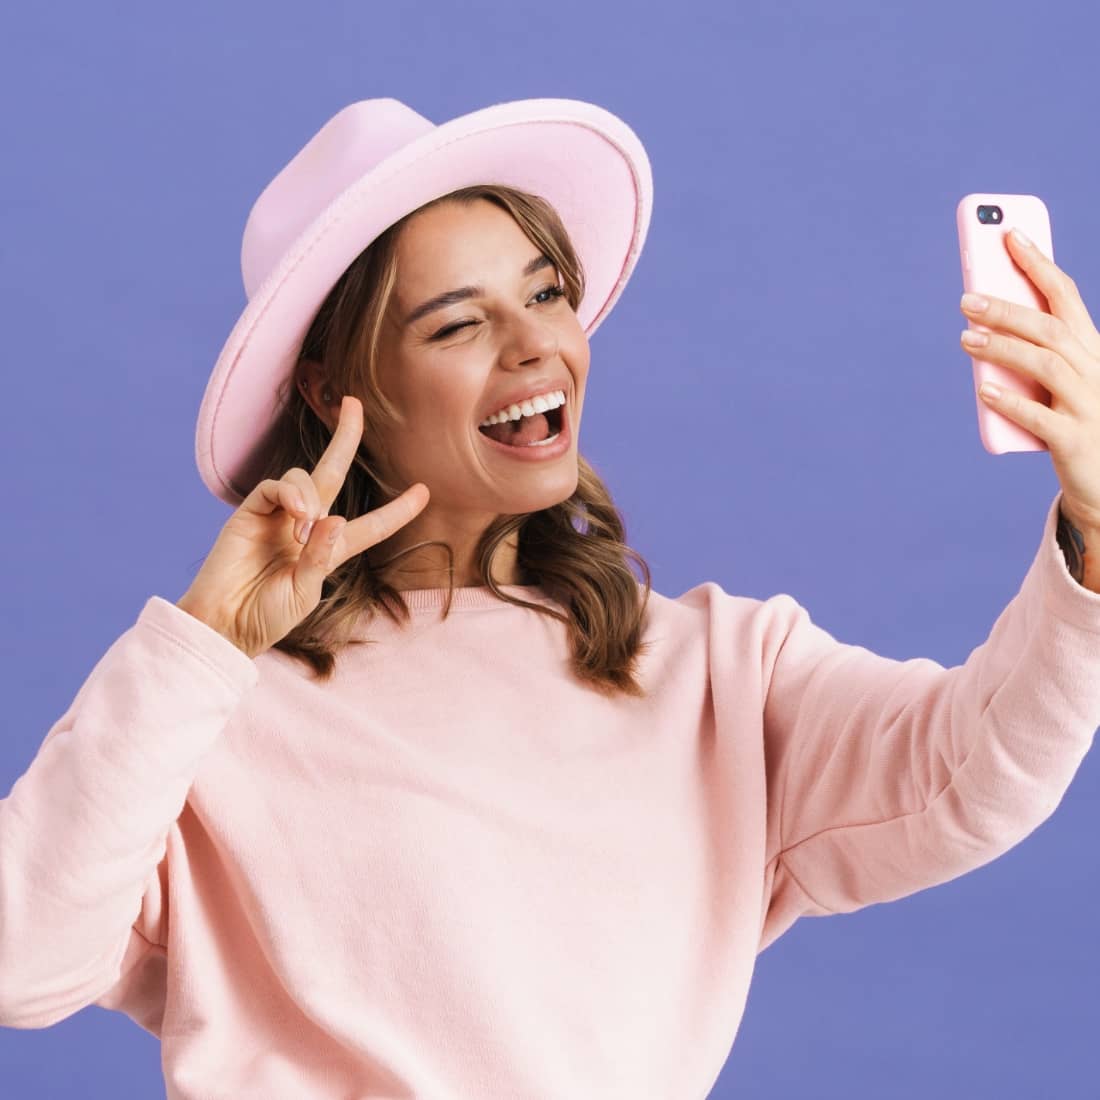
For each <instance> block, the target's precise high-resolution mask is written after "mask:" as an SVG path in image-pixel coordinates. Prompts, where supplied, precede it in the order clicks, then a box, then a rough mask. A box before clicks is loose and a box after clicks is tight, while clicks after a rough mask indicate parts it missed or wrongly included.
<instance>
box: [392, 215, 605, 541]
mask: <svg viewBox="0 0 1100 1100" xmlns="http://www.w3.org/2000/svg"><path fill="white" fill-rule="evenodd" d="M540 258H541V252H540V250H539V248H538V247H537V246H536V245H534V244H533V243H532V242H531V241H530V240H529V239H528V237H527V236H526V234H525V233H524V232H523V230H522V229H521V228H520V227H519V225H518V224H517V223H516V221H515V220H514V219H513V218H512V216H511V215H510V214H509V213H508V212H507V211H505V210H502V209H501V208H500V207H498V206H496V205H495V204H494V203H491V202H489V201H487V200H484V199H478V200H476V201H474V202H472V203H458V202H445V203H442V204H440V205H438V206H433V207H431V208H430V209H427V210H424V211H422V212H421V213H419V214H417V215H416V216H415V217H414V218H412V219H411V220H410V221H409V222H408V223H407V225H406V226H405V227H404V229H403V231H402V233H401V236H400V239H399V242H398V246H397V281H396V284H395V287H394V292H393V297H392V299H391V302H390V308H389V310H388V312H387V316H386V318H385V320H384V322H383V325H382V333H381V344H380V347H379V364H380V366H379V383H380V385H381V388H382V389H383V391H384V392H385V393H386V395H387V396H388V397H389V398H390V400H392V401H393V402H394V404H395V405H396V406H397V407H398V408H399V409H400V410H401V412H402V413H403V414H404V416H405V419H406V423H405V426H404V427H401V426H398V425H394V426H392V427H389V428H387V429H385V430H384V433H383V435H382V438H381V439H376V440H375V441H374V443H375V446H372V448H371V450H372V452H374V453H375V454H378V460H379V464H380V465H381V466H382V468H383V469H384V470H386V471H387V472H390V473H392V474H393V475H394V480H395V481H396V482H398V483H403V484H412V483H413V482H416V481H422V482H424V484H426V485H427V486H428V489H429V490H430V491H431V499H430V501H429V503H428V505H427V507H426V509H425V513H424V514H423V515H422V517H421V518H422V519H424V520H425V521H428V520H429V513H431V515H432V516H434V517H435V519H436V520H441V519H443V518H444V517H445V516H446V517H449V518H450V520H451V521H452V522H453V523H457V527H458V529H459V530H463V531H465V530H470V529H472V528H474V527H476V526H478V525H481V526H484V524H485V523H486V522H488V521H489V520H491V519H492V518H494V517H495V516H496V515H499V514H517V513H526V512H534V511H538V510H540V509H542V508H548V507H550V506H552V505H554V504H557V503H559V502H560V501H562V500H566V499H567V498H568V497H570V496H571V495H572V494H573V492H574V491H575V489H576V486H577V438H578V435H579V432H580V420H581V415H580V414H581V410H582V407H583V402H584V391H585V383H586V381H587V377H588V365H589V347H588V339H587V337H586V336H585V333H584V329H583V328H582V326H581V323H580V321H579V320H578V319H577V315H576V313H575V312H574V311H573V309H572V307H571V306H570V305H569V302H568V301H567V300H566V299H565V298H564V297H561V296H558V295H555V294H554V293H553V291H554V288H556V287H558V286H559V285H560V278H559V276H558V273H557V271H556V269H555V268H554V266H553V265H552V264H550V263H548V262H546V263H542V264H537V261H539V259H540ZM469 287H473V288H475V291H476V292H475V293H473V294H469V295H466V296H463V297H462V298H461V299H460V300H454V297H453V296H452V298H451V300H449V301H447V302H446V303H445V304H442V305H438V306H437V307H436V308H433V309H430V311H427V312H424V311H422V309H421V307H422V306H426V305H427V304H428V303H430V302H431V300H432V299H436V298H438V297H439V296H440V295H446V294H447V293H448V292H450V291H455V290H459V289H460V288H469ZM478 288H479V289H478ZM410 315H411V317H410ZM553 390H561V391H563V392H564V394H565V398H566V403H565V406H564V408H563V409H561V410H560V411H559V412H558V413H557V414H555V416H563V417H564V418H566V420H567V426H565V425H563V430H564V431H565V432H566V433H567V434H568V437H569V440H568V446H567V447H566V449H565V450H564V451H562V450H561V448H560V447H554V446H553V445H550V446H548V447H547V448H545V450H544V452H543V453H540V452H539V449H538V448H510V447H504V446H502V445H500V444H497V443H494V442H492V441H491V440H490V439H489V438H487V437H486V436H485V435H484V434H483V433H482V432H480V431H478V425H479V423H481V422H482V421H483V420H484V419H485V418H486V417H488V416H489V415H490V414H491V413H494V412H496V411H497V410H498V409H500V408H502V407H503V406H505V405H506V404H509V403H512V402H515V401H516V399H517V398H518V397H520V396H521V395H528V394H531V393H545V392H548V391H553ZM379 451H380V452H381V453H380V454H379V453H378V452H379ZM558 452H560V453H558ZM535 456H537V457H535ZM448 525H449V524H447V523H444V524H443V526H444V527H446V526H448ZM430 526H432V527H433V528H434V527H436V524H435V523H430ZM444 537H446V536H444Z"/></svg>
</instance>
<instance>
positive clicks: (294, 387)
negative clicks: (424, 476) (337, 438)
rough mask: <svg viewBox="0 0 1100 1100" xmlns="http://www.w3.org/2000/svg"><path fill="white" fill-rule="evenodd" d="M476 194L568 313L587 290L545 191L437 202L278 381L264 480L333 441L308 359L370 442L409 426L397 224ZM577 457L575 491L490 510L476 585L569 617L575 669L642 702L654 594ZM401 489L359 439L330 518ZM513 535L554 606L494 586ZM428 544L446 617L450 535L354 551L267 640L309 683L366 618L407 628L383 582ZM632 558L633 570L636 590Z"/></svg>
mask: <svg viewBox="0 0 1100 1100" xmlns="http://www.w3.org/2000/svg"><path fill="white" fill-rule="evenodd" d="M478 199H486V200H488V201H489V202H492V203H495V204H496V205H497V206H499V207H501V208H502V209H503V210H506V211H507V212H508V213H510V214H511V215H512V217H513V218H515V220H516V222H517V223H518V224H519V226H520V228H521V229H523V231H524V232H525V233H526V235H527V237H528V238H529V239H530V240H531V242H532V243H533V244H535V245H536V246H537V247H538V248H540V249H541V250H542V251H544V252H545V253H546V255H547V256H549V257H550V259H551V260H552V261H553V262H554V264H555V266H556V267H557V270H558V271H559V273H560V274H561V277H562V282H563V285H564V287H565V297H566V299H567V300H568V302H569V304H570V306H571V307H572V308H573V309H574V310H576V308H577V305H578V304H579V302H580V301H581V298H582V297H583V295H584V279H585V276H584V271H583V268H582V266H581V263H580V260H579V258H578V256H577V254H576V251H575V250H574V247H573V245H572V243H571V241H570V239H569V236H568V234H567V233H566V230H565V227H564V225H563V224H562V222H561V219H560V218H559V217H558V214H557V212H556V211H555V210H554V208H553V207H552V206H551V205H550V203H548V202H547V201H546V200H545V199H543V198H541V197H539V196H538V195H533V194H529V193H527V192H524V191H519V190H516V189H514V188H511V187H504V186H501V185H496V184H485V185H481V186H475V187H464V188H462V189H461V190H458V191H452V192H451V193H449V194H447V195H444V196H442V197H441V198H438V199H434V200H432V201H431V202H429V203H427V204H425V205H424V206H421V207H419V208H418V209H417V210H414V211H413V212H412V213H410V214H407V215H406V216H405V217H404V218H402V219H401V220H400V221H398V222H396V223H395V224H393V225H391V226H390V227H389V228H387V229H386V230H385V231H384V232H383V233H382V234H381V235H380V236H378V237H377V238H375V240H373V241H372V242H371V243H370V245H368V246H367V248H366V249H364V250H363V251H362V252H361V253H360V254H359V256H358V257H356V259H355V260H354V261H353V262H352V264H351V265H350V266H349V267H348V268H347V270H346V271H345V272H344V273H343V275H341V277H340V279H339V281H338V282H337V283H336V285H335V286H334V287H333V288H332V289H331V291H329V293H328V295H327V296H326V298H325V300H324V302H323V303H322V305H321V307H320V309H319V310H318V312H317V314H316V316H315V317H314V319H313V321H312V323H311V325H310V328H309V331H308V332H307V334H306V336H305V339H304V340H303V341H302V346H301V349H300V351H299V354H298V358H297V362H296V364H295V367H294V369H293V370H292V371H291V372H290V375H289V376H288V377H287V378H286V379H284V380H283V381H282V383H281V384H280V386H279V389H278V392H277V401H278V412H277V416H276V421H275V424H274V427H273V430H272V434H271V436H270V437H269V438H270V440H271V442H272V446H271V447H270V450H269V451H268V452H267V462H266V465H265V467H264V470H263V472H262V474H261V475H260V477H261V479H263V478H275V479H279V478H281V477H282V476H283V475H284V474H285V473H286V471H287V470H289V469H291V468H292V467H301V468H303V469H305V470H307V471H309V470H312V469H313V468H314V466H316V464H317V462H318V460H319V459H320V458H321V455H322V453H323V452H324V450H325V448H326V447H327V446H328V444H329V440H330V439H331V437H332V433H331V432H330V431H329V428H328V427H327V425H326V424H325V423H324V422H323V421H322V420H321V419H320V417H318V416H317V414H316V413H315V412H314V411H313V409H312V408H311V407H310V406H309V404H308V403H307V401H306V400H305V398H304V396H303V395H302V392H301V388H300V386H299V385H298V383H299V381H300V379H301V378H302V377H304V372H303V370H302V367H303V364H304V363H305V362H307V361H312V362H315V363H319V364H321V366H322V368H323V371H324V376H325V378H326V380H327V381H328V383H329V384H330V386H331V387H332V388H333V390H334V392H336V393H350V394H354V395H355V396H357V397H359V398H360V400H361V401H362V404H363V419H364V436H365V439H366V440H370V439H373V438H375V431H376V429H378V428H379V427H380V426H381V425H383V424H387V423H389V424H394V423H397V424H404V423H405V420H404V417H403V416H402V415H401V412H400V410H399V409H397V408H396V407H395V406H394V405H393V404H392V403H391V402H390V401H389V400H388V399H387V398H386V396H385V394H384V393H383V392H382V390H381V388H380V386H379V383H378V362H379V353H378V348H379V340H380V334H381V328H382V322H383V319H384V318H385V316H386V310H387V308H388V307H389V304H390V300H391V297H392V293H393V288H394V284H395V281H396V274H397V270H396V267H397V265H396V260H397V242H398V239H399V237H400V234H401V231H402V229H403V227H404V226H405V225H406V224H407V223H408V222H409V220H410V219H412V218H413V217H414V216H415V215H416V214H417V213H419V212H420V211H421V210H426V209H428V208H430V207H432V206H435V205H437V204H438V203H443V202H460V203H473V202H475V201H476V200H478ZM577 462H578V480H577V487H576V490H575V491H574V492H573V494H572V496H570V497H569V498H568V499H567V500H563V501H561V502H560V503H559V504H555V505H553V506H552V507H550V508H543V509H541V510H540V511H537V512H530V513H524V514H520V515H502V516H498V517H497V518H496V519H495V520H493V521H492V522H491V523H490V524H489V526H488V527H487V528H486V529H485V531H484V532H483V533H482V535H481V537H480V539H479V541H478V545H477V551H476V559H477V563H478V570H479V573H480V577H481V583H482V584H483V585H487V586H488V587H489V588H490V589H491V591H492V592H493V593H494V594H495V595H496V596H497V597H498V598H499V599H501V600H503V601H505V602H506V603H512V604H516V605H518V606H520V607H527V608H531V609H532V610H534V611H537V612H538V613H539V614H542V615H548V616H550V617H551V618H554V619H557V620H559V621H560V622H563V623H565V624H566V627H567V628H568V633H569V642H570V647H571V650H572V662H571V666H572V669H573V671H574V673H575V674H576V675H577V677H578V678H579V679H580V680H581V681H583V682H585V683H587V684H589V685H590V686H591V687H593V688H594V689H595V690H597V691H599V692H600V693H601V694H603V695H614V694H615V693H622V694H625V695H631V696H644V695H645V694H646V693H645V690H644V689H643V688H642V687H641V685H640V684H639V682H638V680H637V679H636V675H635V674H636V671H637V668H636V662H637V657H638V654H639V652H640V650H642V649H643V648H645V647H646V646H647V645H648V643H646V642H642V641H641V633H642V628H643V619H644V614H645V608H646V605H647V603H648V600H649V594H650V591H651V584H650V580H651V578H650V571H649V566H648V565H647V564H646V562H645V560H644V559H643V558H642V557H641V555H639V554H638V553H637V552H636V551H634V550H632V549H631V548H630V547H629V546H628V545H627V544H626V541H625V525H624V523H623V519H622V516H621V515H620V514H619V511H618V510H617V508H616V507H615V504H614V502H613V501H612V499H611V494H610V493H609V492H608V490H607V488H606V486H605V485H604V483H603V482H602V481H601V480H600V478H599V477H598V476H597V475H596V473H595V471H594V470H593V469H592V467H591V466H590V465H589V464H588V463H587V462H586V461H585V459H584V458H582V457H580V455H578V458H577ZM405 488H407V486H397V485H391V484H389V483H387V482H386V481H385V480H383V478H382V477H381V476H380V475H379V473H378V472H377V471H376V470H375V469H374V468H373V466H372V459H371V454H370V449H369V445H368V444H367V443H366V442H364V443H361V444H360V446H359V450H358V452H357V454H356V455H355V458H354V460H353V462H352V465H351V467H350V468H349V470H348V474H347V478H346V479H345V482H344V485H343V488H342V489H341V490H340V492H339V494H338V495H337V497H336V499H335V501H333V505H332V508H331V509H330V510H329V514H330V515H341V516H344V517H345V518H346V519H348V520H349V521H350V520H353V519H355V518H356V517H357V516H360V515H362V514H363V513H364V511H366V510H367V509H369V508H370V507H372V506H374V507H377V506H379V505H381V504H382V503H384V502H385V501H387V500H392V499H394V498H395V497H397V496H399V495H400V494H401V492H403V491H404V489H405ZM364 504H366V507H364ZM513 533H517V534H516V563H517V569H518V571H519V573H520V574H521V577H522V583H524V584H533V585H538V586H539V587H540V588H541V590H542V592H543V593H545V594H546V595H547V596H549V597H550V598H551V600H552V601H553V602H554V603H555V604H557V605H559V606H560V607H561V608H562V609H563V610H562V611H559V610H557V609H555V608H551V607H547V606H545V605H543V604H534V603H529V602H528V601H526V600H522V599H519V598H516V597H513V596H510V595H507V594H505V593H504V592H502V591H501V590H500V587H499V586H498V585H497V583H496V582H495V581H494V580H493V578H492V576H491V574H490V570H489V566H490V562H491V561H492V559H493V555H494V552H495V551H496V549H497V547H498V546H499V545H500V544H501V543H502V542H503V541H504V540H505V539H507V538H509V536H511V535H512V534H513ZM424 546H440V547H442V548H443V549H444V550H445V551H446V554H447V560H448V562H449V571H450V586H449V590H448V593H447V603H446V607H445V608H444V612H443V617H444V618H446V617H447V614H448V613H449V611H450V608H451V600H452V597H453V595H454V551H453V549H452V547H451V546H450V544H449V543H447V542H444V541H441V540H430V541H425V542H420V543H417V544H416V545H414V546H410V547H407V548H406V549H405V550H402V551H400V552H399V553H397V554H395V555H393V556H392V557H391V558H388V559H387V560H386V561H384V562H381V563H373V564H372V563H370V562H368V561H367V555H366V554H359V555H356V556H355V557H352V558H350V559H349V560H348V561H346V562H344V563H343V564H342V565H340V566H338V567H337V568H336V569H334V570H333V571H332V573H330V574H329V576H328V578H327V579H326V580H325V582H324V585H323V587H322V592H321V601H320V603H319V604H318V605H317V607H316V608H315V609H314V610H313V611H312V612H311V613H310V614H309V615H308V616H307V617H306V618H305V619H303V620H302V621H301V622H300V623H299V624H298V625H297V626H296V627H295V628H294V629H293V630H291V631H290V633H289V634H287V635H286V636H285V637H284V638H282V639H280V640H279V641H278V642H276V643H275V645H274V647H273V648H275V649H278V650H281V651H282V652H283V653H286V654H288V655H290V656H291V657H295V658H298V659H300V660H302V661H304V662H305V663H306V664H307V665H309V666H311V667H312V668H313V670H314V673H315V678H316V679H320V680H327V679H328V678H329V677H330V676H331V675H332V673H333V669H334V666H335V654H336V651H337V650H339V649H340V648H342V647H343V646H345V645H360V644H364V642H365V641H370V639H365V640H357V639H354V638H352V637H351V636H350V635H351V633H352V628H353V626H354V625H355V623H356V621H357V620H358V619H359V618H360V616H361V615H362V614H364V613H366V614H367V615H368V616H373V615H374V614H375V613H377V612H378V611H379V610H381V611H383V612H384V613H385V614H387V615H388V616H389V618H390V619H392V620H393V621H394V622H396V623H399V624H402V623H407V622H408V620H409V609H408V605H407V604H406V603H405V600H404V598H403V597H402V595H401V592H400V590H399V589H397V588H395V587H393V584H392V583H391V580H392V566H393V563H394V562H395V561H397V560H398V559H399V558H401V557H403V556H404V555H405V554H408V553H410V552H412V551H413V550H417V549H420V548H421V547H424ZM628 559H630V560H632V561H634V562H635V563H637V565H638V566H639V568H640V570H641V573H642V576H643V578H644V590H643V588H642V586H641V583H640V582H639V580H638V579H637V578H636V577H635V576H634V574H633V573H632V572H631V570H630V568H629V566H628Z"/></svg>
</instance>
